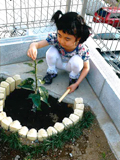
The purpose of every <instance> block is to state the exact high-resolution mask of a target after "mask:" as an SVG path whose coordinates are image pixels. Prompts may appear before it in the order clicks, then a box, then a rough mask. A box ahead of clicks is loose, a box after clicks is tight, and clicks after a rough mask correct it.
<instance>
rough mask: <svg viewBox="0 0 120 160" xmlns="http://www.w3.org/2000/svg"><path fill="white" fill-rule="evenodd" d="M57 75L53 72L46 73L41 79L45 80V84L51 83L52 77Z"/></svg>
mask: <svg viewBox="0 0 120 160" xmlns="http://www.w3.org/2000/svg"><path fill="white" fill-rule="evenodd" d="M55 77H57V74H55V73H53V74H50V73H47V74H46V76H45V77H44V78H43V80H44V81H45V84H51V83H52V79H53V78H55Z"/></svg>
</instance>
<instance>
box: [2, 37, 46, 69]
mask: <svg viewBox="0 0 120 160" xmlns="http://www.w3.org/2000/svg"><path fill="white" fill-rule="evenodd" d="M40 39H41V37H40V36H39V35H38V36H37V35H36V36H35V35H33V36H25V37H17V38H8V39H3V40H2V39H1V40H0V65H1V66H2V65H7V64H13V63H19V62H24V61H28V60H30V58H29V57H28V56H27V50H28V48H29V45H30V44H31V43H32V42H34V41H38V40H40ZM48 48H49V46H48V47H45V48H41V49H38V56H37V58H41V57H44V56H45V53H46V50H47V49H48Z"/></svg>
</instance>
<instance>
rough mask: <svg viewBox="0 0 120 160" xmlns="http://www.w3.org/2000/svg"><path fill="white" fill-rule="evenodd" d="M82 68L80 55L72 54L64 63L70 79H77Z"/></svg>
mask: <svg viewBox="0 0 120 160" xmlns="http://www.w3.org/2000/svg"><path fill="white" fill-rule="evenodd" d="M82 68H83V60H82V59H81V57H80V56H78V55H75V56H73V57H72V58H71V59H70V60H69V62H68V63H67V65H66V70H67V71H69V72H70V73H69V77H70V78H72V79H78V78H79V76H80V71H81V70H82Z"/></svg>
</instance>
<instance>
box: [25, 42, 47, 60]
mask: <svg viewBox="0 0 120 160" xmlns="http://www.w3.org/2000/svg"><path fill="white" fill-rule="evenodd" d="M48 45H49V43H48V42H47V41H46V40H42V41H39V42H34V43H31V44H30V47H29V49H28V51H27V55H28V57H30V58H32V59H33V60H35V59H36V58H37V49H39V48H42V47H45V46H48Z"/></svg>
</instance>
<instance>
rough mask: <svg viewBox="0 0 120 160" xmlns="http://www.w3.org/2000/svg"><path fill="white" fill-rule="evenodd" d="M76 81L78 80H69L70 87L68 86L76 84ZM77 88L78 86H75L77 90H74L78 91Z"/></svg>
mask: <svg viewBox="0 0 120 160" xmlns="http://www.w3.org/2000/svg"><path fill="white" fill-rule="evenodd" d="M77 80H78V79H72V78H69V86H70V85H72V84H74V83H76V82H77ZM78 87H79V86H77V88H76V89H78Z"/></svg>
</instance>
